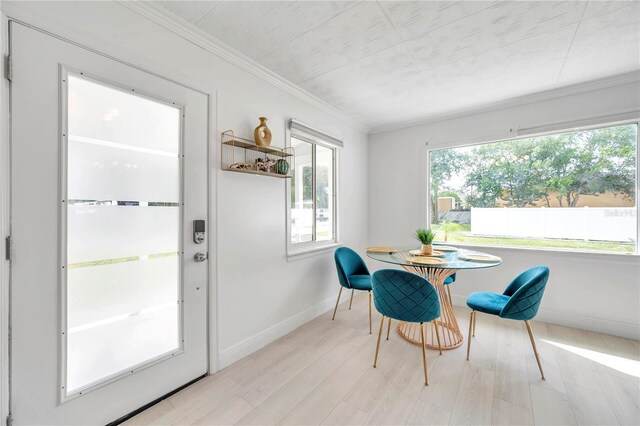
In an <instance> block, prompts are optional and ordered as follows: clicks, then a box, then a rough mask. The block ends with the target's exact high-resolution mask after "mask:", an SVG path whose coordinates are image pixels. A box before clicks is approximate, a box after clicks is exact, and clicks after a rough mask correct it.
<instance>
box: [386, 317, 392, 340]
mask: <svg viewBox="0 0 640 426" xmlns="http://www.w3.org/2000/svg"><path fill="white" fill-rule="evenodd" d="M390 332H391V317H389V325H388V326H387V340H389V333H390Z"/></svg>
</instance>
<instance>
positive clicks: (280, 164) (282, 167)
mask: <svg viewBox="0 0 640 426" xmlns="http://www.w3.org/2000/svg"><path fill="white" fill-rule="evenodd" d="M276 173H277V174H279V175H286V174H288V173H289V163H288V162H287V160H285V159H284V158H281V159H279V160H278V161H276Z"/></svg>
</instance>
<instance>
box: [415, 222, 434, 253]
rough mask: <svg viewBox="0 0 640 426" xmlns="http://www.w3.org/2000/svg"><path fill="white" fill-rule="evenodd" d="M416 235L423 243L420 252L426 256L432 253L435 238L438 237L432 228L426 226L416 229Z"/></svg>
mask: <svg viewBox="0 0 640 426" xmlns="http://www.w3.org/2000/svg"><path fill="white" fill-rule="evenodd" d="M415 237H416V240H418V241H420V242H421V243H422V246H420V252H421V253H422V254H423V255H426V256H429V255H431V254H432V253H433V246H432V243H433V239H434V238H435V237H436V235H435V234H434V233H433V231H432V230H431V229H424V228H420V229H416V234H415Z"/></svg>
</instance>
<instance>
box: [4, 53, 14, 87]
mask: <svg viewBox="0 0 640 426" xmlns="http://www.w3.org/2000/svg"><path fill="white" fill-rule="evenodd" d="M4 77H5V78H6V79H7V80H9V81H11V80H12V79H13V58H12V57H11V55H7V56H6V57H5V62H4Z"/></svg>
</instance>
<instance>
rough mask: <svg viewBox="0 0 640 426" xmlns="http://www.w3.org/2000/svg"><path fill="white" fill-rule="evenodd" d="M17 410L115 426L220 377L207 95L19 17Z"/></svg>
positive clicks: (17, 414)
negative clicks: (213, 356) (212, 322)
mask: <svg viewBox="0 0 640 426" xmlns="http://www.w3.org/2000/svg"><path fill="white" fill-rule="evenodd" d="M10 52H11V57H12V61H13V64H12V65H13V77H12V82H11V152H12V154H11V167H12V173H11V179H12V180H11V191H12V194H11V229H12V242H13V250H12V260H11V411H12V416H13V419H14V422H15V423H16V424H105V423H109V422H111V421H113V420H116V419H118V418H120V417H121V416H123V415H126V414H128V413H130V412H131V411H133V410H136V409H137V408H139V407H141V406H143V405H145V404H147V403H149V402H151V401H153V400H155V399H156V398H159V397H161V396H163V395H165V394H167V393H168V392H170V391H172V390H174V389H176V388H177V387H180V386H181V385H183V384H185V383H188V382H189V381H191V380H193V379H195V378H198V377H199V376H202V375H203V374H205V373H206V372H207V359H208V358H207V261H206V259H203V257H202V256H201V257H200V259H195V257H194V256H195V255H196V254H197V253H202V254H204V255H205V256H206V253H207V240H206V238H205V240H204V241H203V242H202V243H200V244H197V243H196V242H195V239H194V229H193V227H194V221H195V220H204V219H206V218H207V127H208V120H207V119H208V97H207V95H205V94H203V93H200V92H197V91H195V90H192V89H189V88H186V87H184V86H182V85H179V84H176V83H173V82H171V81H168V80H166V79H163V78H160V77H157V76H154V75H151V74H149V73H146V72H144V71H141V70H139V69H136V68H133V67H130V66H128V65H125V64H123V63H120V62H117V61H115V60H112V59H109V58H107V57H105V56H102V55H100V54H97V53H95V52H92V51H89V50H86V49H84V48H82V47H79V46H76V45H74V44H71V43H69V42H66V41H63V40H60V39H57V38H55V37H53V36H50V35H47V34H45V33H42V32H39V31H37V30H34V29H31V28H28V27H26V26H23V25H21V24H18V23H15V22H12V23H11V24H10Z"/></svg>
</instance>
